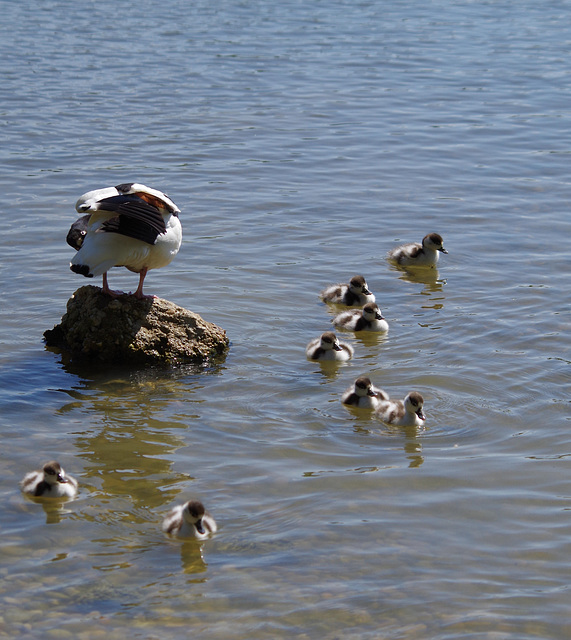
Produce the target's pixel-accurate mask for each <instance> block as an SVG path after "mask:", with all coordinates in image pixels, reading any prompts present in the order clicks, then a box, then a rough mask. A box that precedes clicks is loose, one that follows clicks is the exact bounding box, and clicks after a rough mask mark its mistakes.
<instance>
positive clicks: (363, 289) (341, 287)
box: [319, 276, 375, 307]
mask: <svg viewBox="0 0 571 640" xmlns="http://www.w3.org/2000/svg"><path fill="white" fill-rule="evenodd" d="M319 297H320V298H321V299H322V300H323V302H330V303H332V304H344V305H346V306H348V307H354V306H357V305H358V306H359V307H362V306H363V305H364V304H367V302H375V296H374V295H373V294H372V293H371V292H370V291H369V288H368V287H367V283H366V281H365V278H364V277H363V276H353V277H352V278H351V280H350V281H349V284H332V285H331V286H329V287H327V289H325V290H324V291H322V292H321V293H320V294H319Z"/></svg>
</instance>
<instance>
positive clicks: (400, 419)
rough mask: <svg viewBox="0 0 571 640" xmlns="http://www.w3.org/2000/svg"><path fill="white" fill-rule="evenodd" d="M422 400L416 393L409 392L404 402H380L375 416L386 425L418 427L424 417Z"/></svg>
mask: <svg viewBox="0 0 571 640" xmlns="http://www.w3.org/2000/svg"><path fill="white" fill-rule="evenodd" d="M423 404H424V398H423V397H422V396H421V395H420V393H418V391H411V392H410V393H409V394H408V395H407V396H406V398H405V399H404V400H381V401H380V402H379V404H378V407H377V409H376V414H377V416H378V417H379V418H380V419H381V420H382V421H383V422H386V423H387V424H393V425H396V426H398V427H419V426H420V425H421V424H422V423H423V422H424V421H425V420H426V416H425V415H424V413H423V412H422V406H423Z"/></svg>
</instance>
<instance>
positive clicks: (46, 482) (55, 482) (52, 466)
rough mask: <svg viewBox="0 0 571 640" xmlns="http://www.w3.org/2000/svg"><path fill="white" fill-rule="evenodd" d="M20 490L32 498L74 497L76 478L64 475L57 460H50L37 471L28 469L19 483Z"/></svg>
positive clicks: (75, 493)
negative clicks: (28, 471)
mask: <svg viewBox="0 0 571 640" xmlns="http://www.w3.org/2000/svg"><path fill="white" fill-rule="evenodd" d="M20 485H21V487H22V491H23V492H24V493H26V494H27V495H29V496H33V497H34V498H75V496H76V495H77V480H76V479H75V478H72V477H71V476H66V474H65V471H64V470H63V468H62V466H61V465H60V463H59V462H56V461H55V460H52V461H51V462H46V464H45V465H44V466H43V467H42V468H41V469H40V470H39V471H30V473H27V474H26V475H25V476H24V479H23V480H22V482H21V483H20Z"/></svg>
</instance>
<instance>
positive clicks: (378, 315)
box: [375, 313, 385, 320]
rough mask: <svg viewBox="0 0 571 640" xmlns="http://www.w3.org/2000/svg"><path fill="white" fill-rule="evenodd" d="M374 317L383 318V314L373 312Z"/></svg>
mask: <svg viewBox="0 0 571 640" xmlns="http://www.w3.org/2000/svg"><path fill="white" fill-rule="evenodd" d="M375 318H376V319H377V320H384V319H385V316H384V315H383V314H382V313H375Z"/></svg>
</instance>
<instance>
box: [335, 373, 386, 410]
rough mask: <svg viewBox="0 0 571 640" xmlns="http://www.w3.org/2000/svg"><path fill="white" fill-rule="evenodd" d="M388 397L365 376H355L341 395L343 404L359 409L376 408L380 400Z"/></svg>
mask: <svg viewBox="0 0 571 640" xmlns="http://www.w3.org/2000/svg"><path fill="white" fill-rule="evenodd" d="M388 399H389V396H388V394H387V393H385V392H384V391H383V390H382V389H379V388H378V387H375V386H374V385H373V383H372V382H371V380H370V378H367V376H361V377H360V378H357V380H355V382H354V383H353V384H352V385H351V386H350V387H349V388H348V389H347V390H346V391H345V393H343V395H342V396H341V402H342V403H343V404H346V405H349V406H352V407H357V408H359V409H376V408H377V407H378V406H379V401H380V400H388Z"/></svg>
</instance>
